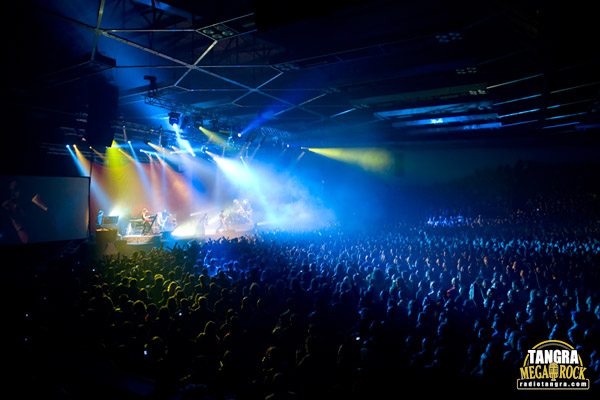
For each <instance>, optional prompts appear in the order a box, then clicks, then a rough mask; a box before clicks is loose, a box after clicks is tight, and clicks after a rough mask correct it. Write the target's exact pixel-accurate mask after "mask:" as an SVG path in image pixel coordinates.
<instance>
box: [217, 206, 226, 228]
mask: <svg viewBox="0 0 600 400" xmlns="http://www.w3.org/2000/svg"><path fill="white" fill-rule="evenodd" d="M219 222H220V225H219V227H218V228H217V232H219V231H220V230H221V229H222V228H225V230H227V229H228V228H227V217H225V210H221V212H220V213H219Z"/></svg>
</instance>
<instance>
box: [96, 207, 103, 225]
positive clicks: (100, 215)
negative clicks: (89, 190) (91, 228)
mask: <svg viewBox="0 0 600 400" xmlns="http://www.w3.org/2000/svg"><path fill="white" fill-rule="evenodd" d="M97 218H98V228H100V227H101V226H102V222H103V221H104V211H102V210H100V211H98V217H97Z"/></svg>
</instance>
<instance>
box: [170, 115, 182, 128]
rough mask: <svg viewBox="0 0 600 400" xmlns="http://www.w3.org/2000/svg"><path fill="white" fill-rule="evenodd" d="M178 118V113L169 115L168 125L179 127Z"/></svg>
mask: <svg viewBox="0 0 600 400" xmlns="http://www.w3.org/2000/svg"><path fill="white" fill-rule="evenodd" d="M179 116H180V115H179V113H176V112H171V113H169V124H171V125H179Z"/></svg>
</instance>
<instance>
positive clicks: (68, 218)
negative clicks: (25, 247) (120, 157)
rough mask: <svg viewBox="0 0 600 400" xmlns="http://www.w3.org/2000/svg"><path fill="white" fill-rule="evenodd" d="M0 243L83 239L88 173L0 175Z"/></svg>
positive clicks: (85, 221) (84, 234)
mask: <svg viewBox="0 0 600 400" xmlns="http://www.w3.org/2000/svg"><path fill="white" fill-rule="evenodd" d="M0 193H1V195H2V197H1V199H0V201H1V202H2V204H1V207H0V212H1V225H0V244H2V245H15V244H29V243H41V242H54V241H64V240H77V239H85V238H87V237H88V235H89V228H88V227H89V198H90V196H89V195H90V180H89V178H87V177H48V176H9V175H0Z"/></svg>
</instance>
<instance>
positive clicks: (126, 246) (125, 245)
mask: <svg viewBox="0 0 600 400" xmlns="http://www.w3.org/2000/svg"><path fill="white" fill-rule="evenodd" d="M256 229H257V227H256V226H254V225H252V224H245V225H236V226H231V227H229V229H227V230H219V231H216V230H206V231H205V232H203V233H200V234H193V235H174V234H173V232H161V233H151V234H146V235H141V234H134V235H123V236H121V235H119V234H118V232H117V231H116V230H106V229H102V230H100V229H99V230H97V231H96V235H95V253H96V255H97V256H99V257H103V256H113V257H118V256H119V255H121V256H130V255H132V254H133V253H135V252H145V253H148V252H150V251H151V250H152V249H153V248H160V247H161V245H162V246H163V247H164V248H171V247H173V246H174V245H175V244H176V243H177V244H178V245H185V244H187V243H189V242H190V241H197V242H199V243H202V242H206V241H208V240H219V239H221V238H225V239H234V238H238V237H242V236H246V235H251V234H253V233H254V232H256Z"/></svg>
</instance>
